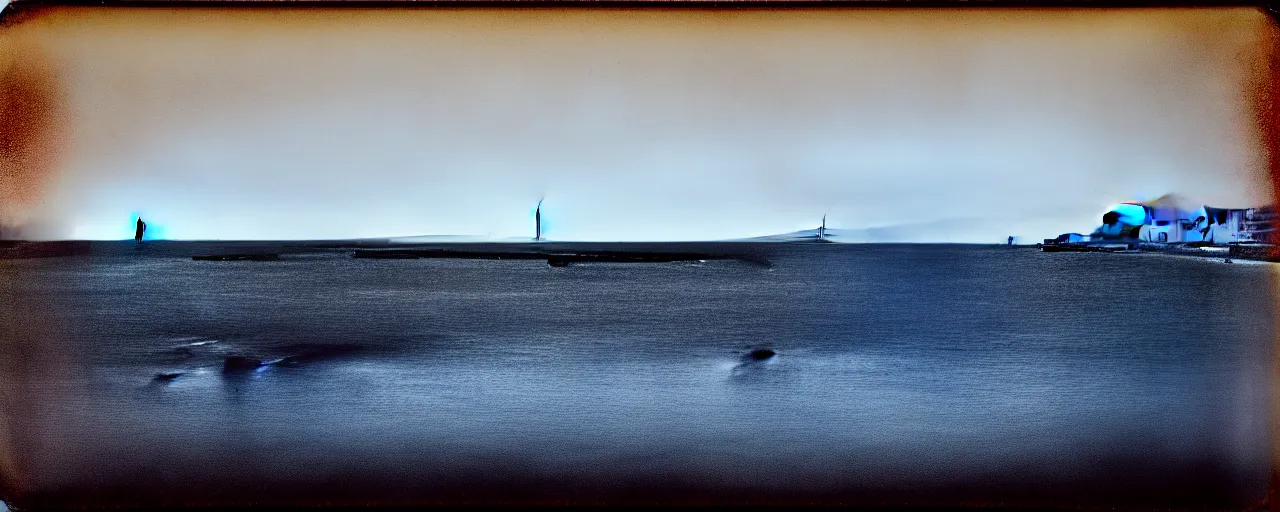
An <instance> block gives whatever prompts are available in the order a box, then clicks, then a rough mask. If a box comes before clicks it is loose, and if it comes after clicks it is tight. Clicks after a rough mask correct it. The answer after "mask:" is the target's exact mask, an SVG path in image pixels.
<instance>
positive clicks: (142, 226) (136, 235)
mask: <svg viewBox="0 0 1280 512" xmlns="http://www.w3.org/2000/svg"><path fill="white" fill-rule="evenodd" d="M146 232H147V223H146V222H142V217H138V227H137V230H136V231H134V232H133V239H134V240H135V241H138V242H142V234H143V233H146Z"/></svg>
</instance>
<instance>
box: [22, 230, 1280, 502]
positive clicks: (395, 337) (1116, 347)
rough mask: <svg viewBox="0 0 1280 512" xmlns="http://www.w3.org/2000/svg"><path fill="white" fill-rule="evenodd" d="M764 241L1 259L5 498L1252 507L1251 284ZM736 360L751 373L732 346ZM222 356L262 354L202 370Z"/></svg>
mask: <svg viewBox="0 0 1280 512" xmlns="http://www.w3.org/2000/svg"><path fill="white" fill-rule="evenodd" d="M777 251H778V253H777V254H775V255H774V256H773V260H774V263H775V265H774V267H773V268H772V269H764V268H761V267H757V266H750V265H743V264H737V263H733V262H708V263H706V264H701V265H700V266H698V267H691V266H688V265H636V266H627V265H584V266H582V267H570V268H568V269H551V268H549V267H547V266H546V265H539V264H536V263H535V262H518V261H517V262H510V261H489V262H483V264H478V263H477V262H456V261H447V260H412V261H359V260H351V259H347V258H343V257H341V255H334V256H332V257H308V258H302V259H298V260H295V261H288V260H282V261H280V262H276V263H269V264H262V263H255V262H243V263H241V262H235V263H227V264H224V265H218V266H210V265H193V264H192V262H190V261H189V260H182V259H179V258H163V257H153V258H146V259H137V258H133V257H128V256H103V257H99V258H96V259H92V260H70V259H57V260H54V259H51V260H43V261H38V262H36V261H16V262H13V261H9V262H0V265H21V266H23V267H22V268H23V271H22V272H21V273H17V274H10V275H16V277H17V279H15V280H14V281H12V282H11V283H10V284H8V285H6V286H7V287H8V288H7V289H6V292H7V293H10V294H12V295H11V296H14V297H22V298H23V301H21V302H18V303H15V304H16V309H17V311H16V313H19V314H20V315H22V317H23V318H26V320H24V321H22V322H20V323H19V324H18V328H16V329H14V328H10V329H6V330H4V331H0V332H2V333H3V336H4V337H3V339H2V340H0V341H3V343H4V344H5V349H6V350H5V356H4V358H3V359H4V360H5V362H6V363H7V364H6V366H5V368H6V369H11V370H14V372H13V373H10V374H6V376H5V377H0V378H3V379H4V380H5V384H6V388H10V389H16V390H17V391H18V392H19V393H21V395H22V396H21V397H20V398H19V399H17V400H18V401H19V402H20V403H21V404H22V405H24V406H25V408H24V409H14V408H6V415H7V417H6V418H5V424H6V425H11V426H16V428H15V429H14V430H13V431H12V432H13V433H12V434H11V439H13V441H12V442H11V443H10V444H9V450H16V455H15V456H14V457H15V460H16V462H15V463H14V464H15V465H16V467H18V468H19V469H20V471H19V472H18V473H16V475H17V476H18V477H19V478H18V479H16V480H15V482H16V483H12V482H11V483H10V485H11V486H12V485H17V486H19V490H20V491H21V494H20V496H25V497H27V498H28V499H31V500H37V499H39V500H46V499H47V500H59V499H61V500H90V501H93V502H101V501H102V500H122V501H123V502H130V500H139V499H141V500H146V499H157V500H161V499H174V497H175V496H177V497H179V499H191V500H197V501H202V502H225V501H231V502H243V501H246V500H255V501H259V502H260V501H261V500H268V501H269V500H272V499H278V500H289V499H294V498H298V497H299V496H302V497H306V498H307V499H318V498H326V499H328V498H332V499H337V500H344V499H345V500H361V499H368V498H370V497H373V498H376V499H378V500H383V501H392V502H418V501H420V500H427V501H432V500H444V501H457V500H467V499H471V500H475V499H479V500H486V499H491V498H492V497H497V496H501V497H505V498H508V499H511V500H515V501H539V500H558V499H570V500H579V499H580V500H591V499H608V500H618V501H646V500H676V501H697V500H703V499H712V500H723V499H731V500H761V499H776V500H790V499H797V500H798V499H837V498H838V499H844V500H855V501H865V502H884V501H890V502H903V500H906V501H908V502H916V503H930V502H933V501H936V500H943V501H946V500H969V501H977V502H983V503H990V502H1003V503H1062V504H1070V503H1076V504H1099V503H1104V504H1108V503H1118V504H1122V505H1123V504H1131V505H1132V504H1138V505H1143V504H1146V505H1150V504H1177V505H1180V506H1192V507H1194V506H1199V505H1204V506H1236V505H1239V504H1243V503H1250V502H1252V501H1253V500H1255V499H1257V498H1259V497H1261V495H1262V493H1263V490H1264V488H1265V483H1266V477H1267V464H1268V460H1269V455H1270V453H1271V452H1270V450H1271V448H1270V446H1269V444H1268V442H1267V428H1268V423H1267V422H1268V421H1269V420H1268V416H1267V413H1268V411H1269V404H1268V402H1267V389H1268V383H1269V382H1270V380H1269V379H1270V378H1271V374H1270V367H1269V366H1268V365H1269V362H1270V361H1271V350H1272V349H1271V345H1270V340H1271V339H1272V334H1273V329H1272V323H1271V318H1272V314H1271V311H1270V302H1271V301H1270V293H1271V289H1270V286H1271V278H1270V274H1269V273H1270V272H1271V271H1272V270H1271V268H1270V267H1268V266H1254V265H1223V264H1217V263H1220V262H1217V263H1211V262H1208V261H1202V260H1189V259H1177V258H1160V257H1153V258H1132V257H1128V258H1116V257H1111V256H1108V255H1094V254H1067V255H1061V254H1043V253H1039V252H1033V251H1024V250H996V249H986V248H972V247H927V246H920V247H893V246H882V247H855V246H827V245H814V246H785V247H780V248H778V249H777ZM767 270H772V271H767ZM762 347H768V348H770V349H772V350H775V351H776V355H775V356H773V357H771V358H767V359H764V360H754V359H752V358H751V357H749V354H750V352H751V351H752V350H756V349H759V348H762ZM14 354H19V355H18V356H15V355H14ZM233 355H241V356H245V357H249V358H254V359H257V360H261V361H264V362H267V363H269V364H265V365H263V366H260V367H257V368H256V369H253V370H251V371H243V372H228V371H224V369H223V364H224V361H225V360H226V358H227V357H228V356H233ZM18 363H25V364H23V365H19V364H18ZM19 366H21V367H19ZM164 373H180V375H177V376H176V377H174V378H172V379H162V380H157V379H156V376H157V375H158V374H164ZM10 400H13V399H12V398H11V399H10ZM18 410H21V411H24V412H22V413H14V412H13V411H18ZM14 447H16V448H14Z"/></svg>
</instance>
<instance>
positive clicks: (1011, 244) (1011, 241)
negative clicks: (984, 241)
mask: <svg viewBox="0 0 1280 512" xmlns="http://www.w3.org/2000/svg"><path fill="white" fill-rule="evenodd" d="M1009 247H1013V237H1009Z"/></svg>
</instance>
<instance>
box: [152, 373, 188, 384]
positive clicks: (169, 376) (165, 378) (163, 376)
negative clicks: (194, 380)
mask: <svg viewBox="0 0 1280 512" xmlns="http://www.w3.org/2000/svg"><path fill="white" fill-rule="evenodd" d="M181 376H182V372H163V373H157V374H156V379H155V380H157V381H160V382H169V381H171V380H173V379H176V378H178V377H181Z"/></svg>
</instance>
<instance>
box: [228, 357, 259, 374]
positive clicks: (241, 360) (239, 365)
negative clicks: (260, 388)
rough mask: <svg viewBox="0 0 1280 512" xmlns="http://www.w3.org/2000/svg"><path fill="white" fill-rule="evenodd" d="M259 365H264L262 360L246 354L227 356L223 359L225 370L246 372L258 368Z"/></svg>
mask: <svg viewBox="0 0 1280 512" xmlns="http://www.w3.org/2000/svg"><path fill="white" fill-rule="evenodd" d="M259 366H262V361H260V360H258V359H253V358H251V357H245V356H227V358H226V359H224V360H223V361H222V371H224V372H244V371H249V370H254V369H257V368H258V367H259Z"/></svg>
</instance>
